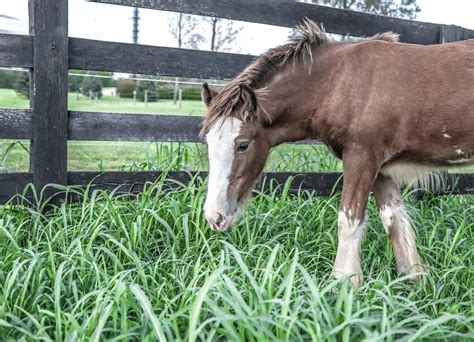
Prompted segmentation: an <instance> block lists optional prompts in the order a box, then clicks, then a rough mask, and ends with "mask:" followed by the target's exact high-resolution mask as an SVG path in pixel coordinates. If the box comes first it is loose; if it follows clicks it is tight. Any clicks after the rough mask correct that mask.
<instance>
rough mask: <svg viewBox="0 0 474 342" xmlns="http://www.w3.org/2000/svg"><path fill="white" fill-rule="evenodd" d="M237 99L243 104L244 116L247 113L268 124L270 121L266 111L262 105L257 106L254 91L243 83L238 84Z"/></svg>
mask: <svg viewBox="0 0 474 342" xmlns="http://www.w3.org/2000/svg"><path fill="white" fill-rule="evenodd" d="M239 100H240V101H241V103H242V104H243V111H244V116H245V115H249V116H250V117H251V118H253V119H256V120H257V121H259V122H260V123H262V124H263V125H270V124H271V123H272V120H271V118H270V117H269V115H268V113H267V112H266V111H265V110H264V109H263V108H262V107H260V108H259V106H258V101H257V95H256V94H255V91H254V90H253V89H252V88H250V87H249V86H248V85H247V84H245V83H241V84H240V99H239Z"/></svg>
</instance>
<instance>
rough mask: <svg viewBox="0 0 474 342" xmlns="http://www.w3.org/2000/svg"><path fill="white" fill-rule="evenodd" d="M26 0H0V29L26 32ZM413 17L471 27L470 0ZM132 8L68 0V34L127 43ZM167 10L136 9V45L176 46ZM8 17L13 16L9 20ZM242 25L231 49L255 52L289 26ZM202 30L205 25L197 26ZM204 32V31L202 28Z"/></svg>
mask: <svg viewBox="0 0 474 342" xmlns="http://www.w3.org/2000/svg"><path fill="white" fill-rule="evenodd" d="M27 2H28V1H27V0H0V32H5V31H9V32H12V33H20V34H28V5H27ZM417 3H418V4H419V6H420V8H421V12H420V13H419V14H418V18H417V20H420V21H428V22H435V23H444V24H455V25H459V26H463V27H466V28H470V29H474V0H418V1H417ZM132 11H133V10H132V8H129V7H124V6H113V5H103V4H95V3H89V2H85V1H83V0H69V13H70V15H69V35H70V36H73V37H81V38H89V39H98V40H109V41H116V42H127V43H128V42H131V41H132V37H131V27H132V21H131V17H132ZM172 15H174V14H173V13H170V12H162V11H155V10H143V9H140V17H141V20H140V39H139V43H140V44H148V45H160V46H176V42H175V40H174V39H173V37H172V36H171V35H170V33H169V32H168V19H169V17H170V16H172ZM8 17H15V18H18V20H12V19H10V18H8ZM237 24H238V25H243V26H244V28H243V30H242V31H241V33H240V34H239V38H238V40H237V42H236V49H234V51H236V52H240V53H249V54H258V53H260V52H262V51H264V50H266V49H268V48H270V47H273V46H275V45H278V44H281V43H283V42H284V41H285V40H286V38H287V36H288V33H289V29H286V28H281V27H273V26H267V25H260V24H248V23H242V22H237ZM201 30H203V31H204V30H206V28H201ZM204 32H205V31H204Z"/></svg>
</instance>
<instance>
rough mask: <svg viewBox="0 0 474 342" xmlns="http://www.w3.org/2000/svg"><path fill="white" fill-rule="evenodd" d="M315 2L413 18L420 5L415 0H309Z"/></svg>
mask: <svg viewBox="0 0 474 342" xmlns="http://www.w3.org/2000/svg"><path fill="white" fill-rule="evenodd" d="M307 2H312V3H315V4H321V5H329V6H331V7H335V8H341V9H348V10H355V11H360V12H367V13H372V14H381V15H387V16H390V17H398V18H407V19H415V18H416V15H417V13H418V12H420V7H419V6H418V5H417V4H416V0H309V1H307Z"/></svg>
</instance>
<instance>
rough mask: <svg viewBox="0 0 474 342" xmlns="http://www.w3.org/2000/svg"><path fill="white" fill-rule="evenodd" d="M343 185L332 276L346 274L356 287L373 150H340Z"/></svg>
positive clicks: (359, 280) (373, 174)
mask: <svg viewBox="0 0 474 342" xmlns="http://www.w3.org/2000/svg"><path fill="white" fill-rule="evenodd" d="M342 161H343V166H344V186H343V190H342V198H341V203H340V205H339V217H338V221H337V223H338V240H339V241H338V246H337V254H336V260H335V261H334V268H333V275H334V276H335V277H336V278H338V279H341V278H343V277H345V276H348V275H353V276H352V277H351V282H352V284H353V285H354V286H355V287H358V286H360V285H361V284H362V271H361V267H360V247H361V243H362V238H363V233H364V227H365V224H366V218H365V210H366V208H367V201H368V198H369V195H370V191H371V189H372V184H373V182H374V179H375V177H376V175H377V173H378V168H379V165H378V162H377V160H376V157H375V155H374V154H373V153H370V152H368V151H366V150H363V149H351V150H347V151H344V153H343V158H342Z"/></svg>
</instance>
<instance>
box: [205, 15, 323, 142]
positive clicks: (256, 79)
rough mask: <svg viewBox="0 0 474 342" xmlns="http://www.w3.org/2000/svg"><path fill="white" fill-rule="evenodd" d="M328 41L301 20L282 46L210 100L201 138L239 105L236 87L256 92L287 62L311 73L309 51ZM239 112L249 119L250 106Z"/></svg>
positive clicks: (319, 29) (320, 31) (310, 23)
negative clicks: (243, 85)
mask: <svg viewBox="0 0 474 342" xmlns="http://www.w3.org/2000/svg"><path fill="white" fill-rule="evenodd" d="M328 41H329V39H328V37H327V35H326V32H325V31H324V28H323V27H322V25H321V26H318V25H317V24H316V23H315V22H313V21H311V20H309V19H305V20H303V22H302V23H301V24H300V25H299V26H298V28H297V32H296V35H295V36H294V37H293V38H291V39H290V41H289V42H288V43H286V44H283V45H280V46H278V47H275V48H272V49H270V50H268V51H267V52H265V53H264V54H263V55H261V56H260V57H258V58H257V59H256V60H255V61H254V62H253V63H252V64H250V65H249V66H248V67H247V68H245V70H244V71H243V72H242V73H240V74H239V75H238V76H237V77H236V78H234V79H233V80H232V81H230V83H228V84H227V85H226V86H224V87H223V88H222V89H221V90H220V91H219V93H218V94H217V95H216V96H215V97H214V98H213V99H212V102H211V104H210V106H209V111H208V115H207V116H206V118H205V120H204V123H203V127H202V130H201V134H205V133H207V132H208V131H209V129H210V127H211V126H212V125H213V124H214V123H215V122H216V121H217V120H218V119H219V118H221V117H229V116H230V114H231V113H232V111H233V110H234V108H235V107H236V106H237V105H238V104H239V99H240V84H245V85H247V86H249V87H250V88H252V89H256V88H257V87H258V86H259V85H260V84H262V83H263V82H264V81H265V80H266V78H267V77H268V76H269V75H270V74H271V73H272V71H275V70H276V69H278V68H281V67H283V66H284V65H285V64H287V63H288V62H289V61H293V63H296V61H298V60H301V61H302V62H303V63H304V65H305V67H306V68H307V69H308V70H309V71H311V64H312V62H313V51H312V50H313V48H314V47H317V46H321V45H324V44H326V43H327V42H328ZM239 105H240V106H241V107H242V108H241V109H242V119H243V120H244V121H245V120H248V119H249V118H251V112H252V109H251V108H250V107H251V104H249V103H245V101H244V102H243V103H240V104H239Z"/></svg>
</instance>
